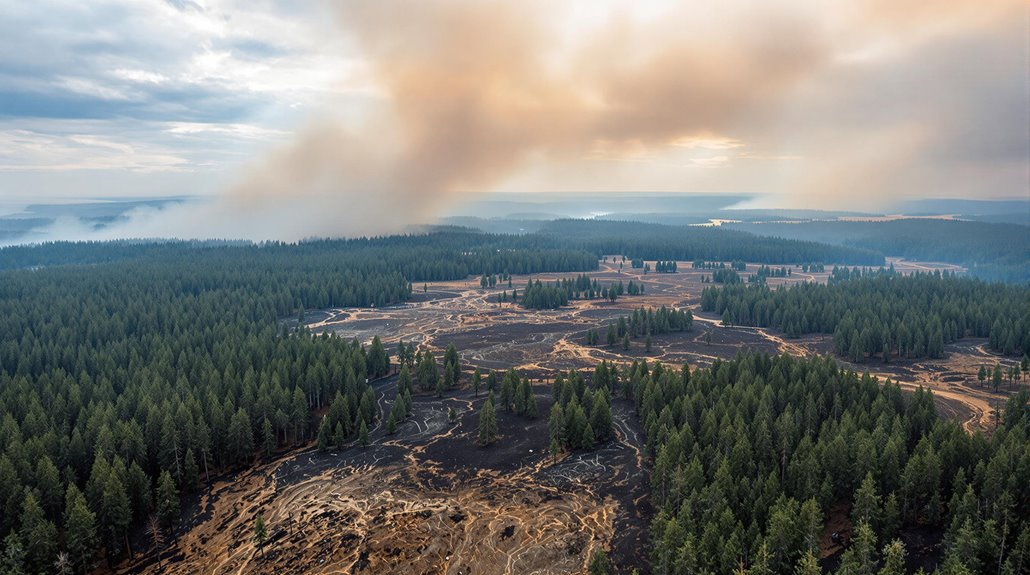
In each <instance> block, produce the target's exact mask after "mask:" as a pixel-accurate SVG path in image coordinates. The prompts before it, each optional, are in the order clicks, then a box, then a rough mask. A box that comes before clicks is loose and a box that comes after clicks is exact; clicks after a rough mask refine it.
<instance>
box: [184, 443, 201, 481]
mask: <svg viewBox="0 0 1030 575" xmlns="http://www.w3.org/2000/svg"><path fill="white" fill-rule="evenodd" d="M199 484H200V469H199V468H198V467H197V458H196V456H194V455H193V448H192V447H191V448H189V449H187V450H186V455H185V456H184V457H183V460H182V487H183V489H184V490H186V491H193V490H195V489H196V488H197V485H199Z"/></svg>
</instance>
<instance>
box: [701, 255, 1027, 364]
mask: <svg viewBox="0 0 1030 575" xmlns="http://www.w3.org/2000/svg"><path fill="white" fill-rule="evenodd" d="M1027 301H1030V288H1028V287H1026V286H1018V285H1006V284H995V283H986V282H983V281H981V280H977V279H971V278H966V277H959V276H955V275H954V274H950V273H941V272H933V273H918V274H913V275H908V276H901V275H899V274H896V273H893V272H892V271H890V270H884V271H869V272H863V271H861V270H848V271H843V270H842V271H838V270H836V269H835V270H834V271H833V275H832V276H831V281H830V282H829V283H828V284H826V285H822V284H816V283H804V284H798V285H795V286H791V287H789V288H784V287H781V288H778V289H769V288H768V287H767V286H765V285H749V286H745V285H727V286H724V287H722V288H719V287H709V288H705V290H704V291H703V292H702V294H701V309H702V310H704V311H707V312H715V313H717V314H720V315H721V316H722V318H723V322H724V323H726V324H727V325H752V326H759V327H772V328H776V329H779V330H782V331H784V332H786V333H787V335H788V336H793V337H796V336H799V335H801V334H806V333H832V334H833V338H834V346H835V348H836V350H837V352H838V353H839V354H841V355H843V356H845V357H848V358H849V359H851V360H852V361H862V360H863V359H865V358H866V357H879V358H882V359H884V360H887V361H889V360H890V358H891V357H898V356H900V357H910V358H911V357H932V358H936V357H941V356H942V355H943V353H944V346H945V345H946V344H948V343H951V342H953V341H955V340H957V339H960V338H962V337H966V336H972V337H985V338H988V344H989V346H990V348H991V349H993V350H995V351H998V352H1001V353H1004V354H1020V353H1024V352H1026V351H1027V350H1028V349H1030V308H1028V307H1027V305H1026V302H1027Z"/></svg>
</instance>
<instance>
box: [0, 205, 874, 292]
mask: <svg viewBox="0 0 1030 575" xmlns="http://www.w3.org/2000/svg"><path fill="white" fill-rule="evenodd" d="M524 250H531V251H533V252H534V253H535V254H536V255H535V256H534V257H533V258H526V257H524V256H519V255H518V254H519V253H523V251H524ZM584 252H586V253H589V254H593V256H594V257H593V258H592V259H594V260H596V259H600V258H601V257H602V256H604V255H611V254H625V255H626V256H627V257H631V258H634V259H647V260H680V261H682V260H687V261H692V260H700V259H703V260H727V261H729V260H741V261H743V260H746V261H753V262H762V263H768V264H794V263H798V262H807V261H827V262H835V263H841V264H848V265H881V264H883V263H884V259H883V256H882V255H881V254H880V253H878V252H874V251H871V250H865V249H856V248H850V247H843V246H834V245H828V244H820V243H815V242H808V241H798V240H783V239H770V238H763V237H759V236H755V235H752V234H749V233H745V232H738V231H733V230H723V229H718V228H698V227H690V226H663V225H658V224H646V223H639V222H607V221H600V220H558V221H555V222H549V223H546V224H544V225H543V227H542V228H541V230H540V231H539V232H536V233H531V234H524V235H508V234H490V233H481V232H477V231H472V230H469V229H465V228H455V227H438V228H434V229H433V230H432V231H430V232H426V233H416V234H408V235H396V236H383V237H373V238H358V239H346V240H345V239H338V240H311V241H305V242H300V243H297V244H289V243H282V242H265V243H261V244H251V243H247V242H216V241H205V242H196V241H194V242H177V241H171V242H139V241H117V242H77V243H74V242H73V243H70V242H52V243H45V244H40V245H23V246H11V247H5V248H0V269H11V268H32V267H45V266H55V265H67V264H97V263H105V262H113V261H121V260H140V259H142V260H146V259H155V258H158V259H163V260H165V259H172V260H181V259H183V258H188V259H197V258H201V259H214V260H218V259H219V258H225V259H243V260H247V259H253V258H258V259H261V260H267V259H269V258H272V257H281V258H282V259H283V260H289V259H300V260H317V261H319V262H320V263H327V264H332V263H334V262H336V263H342V262H341V261H340V260H344V259H346V260H353V259H357V260H358V261H364V262H366V263H367V262H368V261H370V260H381V261H380V262H379V263H381V264H382V265H384V266H386V267H387V268H389V269H391V270H392V271H397V272H399V273H401V274H402V275H404V276H405V277H406V278H408V279H409V280H413V281H414V280H430V281H432V280H442V279H455V278H458V277H465V276H467V275H480V274H487V275H488V276H489V275H492V274H502V273H511V274H525V273H534V272H535V271H540V269H541V268H542V267H543V266H547V267H548V269H551V270H552V271H563V270H567V271H586V270H591V269H595V267H596V262H595V261H580V258H584V257H585V256H586V253H584ZM554 258H559V259H568V260H569V261H568V262H567V263H566V265H565V266H564V267H562V268H559V266H555V265H554V264H553V262H552V263H548V262H549V260H552V259H554ZM348 263H351V262H349V261H348Z"/></svg>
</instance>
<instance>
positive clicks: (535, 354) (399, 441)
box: [124, 261, 1005, 574]
mask: <svg viewBox="0 0 1030 575" xmlns="http://www.w3.org/2000/svg"><path fill="white" fill-rule="evenodd" d="M895 267H896V268H897V269H898V270H899V271H902V272H905V271H915V270H922V271H925V270H926V269H928V268H930V267H932V266H929V265H927V264H919V263H909V262H895ZM687 268H689V264H683V263H681V266H680V269H681V270H685V271H682V272H680V273H676V274H654V273H650V274H646V275H645V274H643V273H641V270H631V269H630V268H629V267H628V262H626V266H625V268H624V269H622V270H620V269H619V266H618V264H613V263H611V262H610V261H609V262H606V263H602V265H601V269H600V271H598V272H596V273H592V274H590V275H591V276H592V277H596V278H597V279H598V280H599V281H600V282H601V284H602V285H607V284H608V283H609V282H618V281H622V282H623V283H624V284H628V282H629V281H630V280H633V281H634V282H635V283H641V284H643V285H644V286H645V288H646V289H645V294H643V295H638V296H625V297H622V298H619V300H618V301H617V302H615V303H610V302H607V301H600V300H588V301H574V302H572V303H571V304H570V305H569V306H567V307H565V308H562V309H558V310H528V309H524V308H522V307H521V306H519V305H517V304H512V303H498V302H497V296H498V294H500V293H501V292H502V290H505V289H507V284H506V283H503V285H500V286H499V287H498V288H497V289H490V290H483V289H480V287H479V284H478V279H477V278H468V279H467V280H464V281H454V282H439V283H429V284H426V285H425V287H424V290H423V288H422V286H415V288H416V291H415V294H414V297H413V298H412V300H411V301H410V302H408V303H406V304H404V305H398V306H391V307H386V308H378V309H334V310H323V311H322V312H318V313H309V314H307V317H306V322H307V324H308V326H309V327H310V328H311V329H312V330H314V331H317V332H321V331H333V332H335V333H337V334H338V335H340V336H343V337H347V338H357V339H359V340H360V341H363V342H367V341H369V340H370V339H371V338H372V337H373V336H375V335H379V336H380V337H382V338H383V341H384V342H385V343H387V345H388V347H389V348H390V349H391V352H392V351H393V349H392V347H393V345H395V344H396V342H398V341H401V340H403V341H405V342H409V343H416V344H418V345H420V346H422V347H423V348H429V349H433V350H434V351H436V352H438V353H440V352H442V351H443V349H444V348H445V347H446V346H447V345H448V344H451V343H453V344H454V345H455V346H456V347H457V348H458V349H459V350H460V353H461V355H462V361H463V363H464V364H465V366H466V369H467V370H470V369H471V368H473V367H479V368H482V369H507V368H508V367H516V368H518V369H520V370H522V372H523V373H524V374H527V375H529V376H531V377H534V378H540V379H541V380H546V379H548V378H551V377H553V374H554V372H555V371H556V370H566V369H571V368H580V369H592V368H593V367H594V365H595V364H596V363H597V362H598V361H600V360H610V361H615V362H617V363H625V362H629V361H633V360H634V359H643V358H647V359H648V360H649V361H656V360H660V361H662V362H665V363H669V364H681V363H690V364H692V365H707V364H710V363H711V362H712V361H714V360H715V359H719V358H721V359H728V358H731V357H733V356H734V355H736V354H737V353H739V352H740V351H742V350H746V349H750V350H761V351H764V352H768V353H776V352H783V353H791V354H797V355H811V354H817V353H829V352H830V351H831V349H832V340H831V338H830V336H826V335H809V336H805V337H802V338H798V339H786V338H785V336H783V335H782V334H780V333H777V332H773V331H769V330H764V329H757V328H748V327H725V326H722V325H721V322H720V321H719V320H718V318H714V317H709V316H705V315H704V314H700V313H698V308H697V304H698V302H699V298H700V294H701V290H702V289H703V288H704V287H705V285H707V284H702V283H701V276H702V275H709V274H710V271H707V270H691V269H687ZM748 271H749V272H753V271H754V268H753V267H752V266H749V268H748ZM797 271H798V273H794V274H792V276H791V277H790V278H771V279H770V280H769V283H770V284H772V285H777V284H783V283H793V282H798V281H826V277H827V275H828V274H826V273H820V274H805V273H801V272H800V270H797ZM746 273H748V272H745V274H746ZM558 277H562V274H543V275H538V276H534V277H533V279H541V280H544V281H549V280H553V279H556V278H558ZM528 280H529V278H527V277H515V278H514V279H513V285H514V287H515V288H517V289H519V290H520V291H521V289H522V287H524V286H525V284H526V282H527V281H528ZM661 305H666V306H670V307H677V308H690V309H692V310H693V311H694V313H695V321H694V327H693V329H692V330H690V331H685V332H677V333H670V334H663V335H656V336H655V337H654V341H653V349H652V351H651V352H649V353H645V349H644V343H643V341H642V340H640V339H637V340H633V341H632V342H631V345H630V349H629V350H623V348H622V345H621V342H620V343H618V344H616V345H614V346H607V345H605V344H604V343H602V344H601V345H597V346H587V345H586V333H587V331H588V330H589V329H592V328H593V329H598V331H599V332H600V335H601V337H602V339H603V338H604V329H605V328H606V327H607V325H608V323H610V322H612V321H615V320H616V319H617V318H618V317H620V316H623V315H627V314H629V313H631V312H632V310H634V309H636V308H638V307H642V306H644V307H658V306H661ZM947 352H948V353H947V357H946V358H945V359H941V360H918V361H893V362H891V363H888V364H883V363H881V362H880V361H878V360H871V361H869V362H868V363H866V364H856V365H854V368H855V369H857V370H859V371H864V370H869V371H871V372H872V373H874V374H875V375H877V376H880V377H890V378H891V379H892V380H895V381H898V382H899V383H901V385H902V386H903V387H906V388H909V389H911V388H914V387H915V386H918V385H923V386H926V387H929V388H930V389H932V390H933V391H934V393H935V396H936V398H937V402H938V408H939V411H940V413H942V414H943V415H944V416H946V417H950V418H954V419H957V420H960V421H962V422H964V424H965V426H966V428H967V429H970V430H976V429H988V428H989V427H990V426H991V425H992V423H993V420H994V411H993V410H995V409H996V408H997V406H998V404H999V402H1000V401H1003V400H1004V397H1005V390H1004V389H1003V390H1002V391H1001V392H999V393H995V392H993V391H991V390H988V389H986V388H984V389H981V388H979V387H978V386H977V384H976V377H975V374H976V371H977V369H978V368H979V366H980V365H981V364H987V365H993V363H994V362H995V361H998V360H999V359H1000V358H998V357H996V356H994V355H993V354H990V353H989V352H987V351H986V350H985V346H984V341H983V340H973V339H966V340H960V341H959V342H958V343H955V344H952V345H949V346H948V348H947ZM1003 361H1004V360H1003ZM468 377H469V375H468V372H467V371H466V373H465V382H466V383H467V381H468ZM374 387H375V389H376V393H377V398H378V402H379V408H380V410H381V412H382V413H388V411H389V408H390V403H391V402H392V400H393V397H394V394H395V392H396V381H395V378H388V379H385V380H382V381H378V382H374ZM535 392H536V397H537V401H538V409H539V413H540V414H541V416H540V417H539V418H537V419H526V418H523V417H520V416H516V415H514V414H510V413H506V412H504V411H501V412H499V413H498V416H499V420H500V429H501V434H502V437H501V439H500V440H499V441H498V442H497V443H495V444H493V445H491V446H489V447H479V446H477V445H476V444H475V441H474V440H475V437H476V435H477V430H478V429H477V428H478V411H479V407H480V406H481V405H482V402H483V401H484V396H483V394H479V395H478V397H477V396H476V395H475V394H473V392H472V391H471V390H469V389H467V388H464V389H461V390H456V391H451V392H448V393H446V394H445V396H444V397H443V398H436V397H435V396H433V395H431V394H430V395H425V394H418V395H416V396H415V397H414V405H413V414H412V417H411V418H410V419H409V420H407V421H405V422H404V423H403V424H401V425H400V426H399V428H398V430H397V433H395V434H393V435H388V434H386V432H385V429H384V428H383V424H382V422H381V421H379V422H378V423H377V424H376V426H374V427H373V428H372V429H371V430H370V436H371V444H370V445H369V446H368V447H367V448H361V447H360V446H357V445H350V446H348V447H346V448H344V449H333V450H330V451H328V452H325V453H321V452H318V451H315V450H313V449H311V448H307V449H304V450H300V451H295V452H293V453H291V454H289V455H287V456H286V457H284V458H281V459H279V460H276V461H274V462H271V463H267V464H264V465H262V466H259V467H256V468H254V469H252V470H250V471H247V472H245V473H243V474H240V475H237V476H231V477H227V478H225V479H224V480H221V481H218V482H216V484H215V485H213V486H212V488H211V490H210V491H209V492H208V493H206V494H204V495H203V496H202V497H201V498H200V499H199V501H197V502H195V503H194V508H195V509H197V512H196V513H194V517H193V519H192V520H191V521H190V522H189V524H188V525H187V528H185V529H184V530H183V531H184V533H183V534H182V536H181V537H180V539H179V541H178V543H177V545H173V546H171V548H174V549H175V551H174V552H173V551H167V552H166V554H167V557H164V558H163V559H162V564H161V565H158V564H157V563H156V562H155V559H156V557H155V556H154V554H153V553H151V554H150V555H147V556H144V557H143V558H141V559H139V560H138V561H137V562H136V563H135V564H133V565H132V566H129V567H127V568H125V569H124V571H127V572H134V573H162V572H175V573H195V574H215V573H218V574H222V573H405V574H417V573H448V574H458V573H461V574H468V573H491V574H493V573H540V574H558V573H582V572H584V571H585V567H586V564H587V561H588V560H589V557H590V554H591V553H592V552H593V551H594V550H596V549H605V550H607V551H608V552H609V554H610V555H611V557H612V559H613V562H614V563H615V565H616V566H617V567H618V568H619V569H620V572H627V573H628V572H629V571H630V569H631V568H633V567H639V568H641V571H642V572H646V569H645V568H644V567H645V558H646V553H647V531H648V527H649V523H650V520H651V517H652V512H651V508H650V505H649V503H648V498H647V492H648V485H649V477H648V471H647V465H646V462H645V457H644V454H643V449H644V446H643V443H644V440H643V436H642V431H641V429H640V424H639V422H638V421H637V418H636V416H635V414H634V412H633V407H632V405H631V404H630V403H629V402H627V401H625V400H623V399H616V400H614V402H613V405H612V408H613V420H614V424H615V427H616V430H617V433H616V440H615V441H613V442H611V443H609V444H607V445H604V446H600V447H599V448H598V449H597V450H595V451H592V452H586V453H580V452H577V453H571V454H565V455H563V456H560V457H559V458H557V459H552V458H551V456H550V455H549V454H548V453H547V448H548V444H549V439H548V431H547V418H546V414H547V413H548V410H549V408H550V392H549V389H548V388H547V387H546V386H544V385H542V381H541V384H540V385H537V386H536V388H535ZM449 408H453V409H454V410H455V412H456V414H457V417H456V419H455V420H454V421H450V420H449V418H448V410H449ZM842 513H843V512H842ZM258 515H261V516H262V517H264V518H265V520H266V521H267V522H268V524H269V533H270V540H269V542H268V544H266V545H265V547H264V549H263V550H259V549H258V548H257V547H256V546H255V544H254V542H253V525H254V522H255V519H256V517H257V516H258ZM844 517H846V515H844ZM827 533H829V532H827ZM827 537H828V535H827ZM827 551H829V553H830V554H832V553H833V551H830V550H828V549H827Z"/></svg>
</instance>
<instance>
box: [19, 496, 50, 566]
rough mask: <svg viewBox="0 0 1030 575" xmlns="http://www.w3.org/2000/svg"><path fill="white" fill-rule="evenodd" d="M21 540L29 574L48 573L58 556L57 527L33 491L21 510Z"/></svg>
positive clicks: (26, 498) (26, 497)
mask: <svg viewBox="0 0 1030 575" xmlns="http://www.w3.org/2000/svg"><path fill="white" fill-rule="evenodd" d="M19 534H20V536H21V540H22V541H24V542H25V543H24V545H25V565H26V566H27V567H28V570H29V572H32V573H42V572H43V571H48V570H49V568H50V566H51V565H52V564H53V562H54V557H55V555H56V554H57V527H56V526H54V524H53V522H52V521H50V520H48V519H47V518H46V517H45V515H44V513H43V508H42V507H41V506H40V505H39V501H38V500H37V499H36V496H35V494H34V493H33V491H32V490H28V491H27V492H26V494H25V499H24V501H23V503H22V509H21V530H20V531H19Z"/></svg>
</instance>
